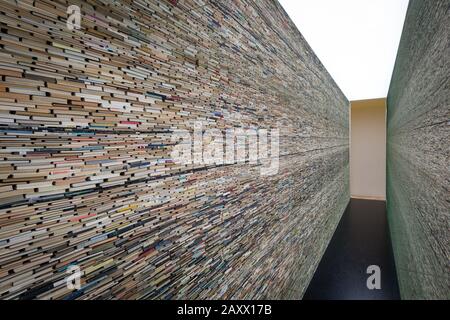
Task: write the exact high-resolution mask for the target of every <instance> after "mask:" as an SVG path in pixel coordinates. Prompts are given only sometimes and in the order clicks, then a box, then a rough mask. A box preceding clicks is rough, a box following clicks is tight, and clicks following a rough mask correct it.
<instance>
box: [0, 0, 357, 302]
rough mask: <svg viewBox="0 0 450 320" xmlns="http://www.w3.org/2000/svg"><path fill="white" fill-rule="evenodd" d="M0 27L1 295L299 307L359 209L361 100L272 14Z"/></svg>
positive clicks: (89, 7)
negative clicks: (353, 199)
mask: <svg viewBox="0 0 450 320" xmlns="http://www.w3.org/2000/svg"><path fill="white" fill-rule="evenodd" d="M70 5H74V6H75V7H70V8H69V10H68V7H69V6H70ZM77 8H79V12H80V16H78V15H77V12H78V11H77ZM0 14H1V16H0V27H1V36H0V76H1V82H0V146H1V150H0V158H1V163H0V191H1V192H0V298H1V299H93V298H101V299H180V298H223V299H225V298H235V299H237V298H249V299H259V298H300V297H301V296H302V294H303V292H304V290H305V288H306V286H307V284H308V282H309V280H310V278H311V277H312V274H313V272H314V270H315V268H316V266H317V264H318V261H319V260H320V257H321V255H322V253H323V251H324V249H325V247H326V245H327V244H328V241H329V239H330V238H331V234H332V233H333V231H334V229H335V226H336V224H337V222H338V220H339V218H340V215H341V213H342V212H343V210H344V208H345V206H346V204H347V202H348V200H349V189H348V105H349V103H348V101H347V99H346V98H345V97H344V95H343V94H342V93H341V91H340V90H339V88H338V87H337V86H336V84H335V83H334V81H333V80H332V78H331V77H330V75H329V74H328V73H327V71H326V70H325V68H324V67H323V66H322V64H321V63H320V61H319V60H318V59H317V57H316V56H315V55H314V53H313V51H312V50H311V48H310V47H309V46H308V44H307V43H306V41H305V40H304V39H303V37H302V36H301V34H300V33H299V32H298V30H297V29H296V28H295V26H294V25H293V23H292V22H291V21H290V20H289V18H288V16H287V15H286V13H285V12H284V11H283V9H282V8H281V6H280V5H279V4H278V3H277V2H276V1H270V0H264V1H262V0H258V1H256V0H254V1H250V0H233V1H226V0H224V1H218V0H217V1H202V0H186V1H181V0H178V1H177V0H171V1H151V0H136V1H128V0H116V1H111V0H104V1H101V0H98V1H94V0H88V1H77V0H71V1H70V2H69V1H62V0H57V1H54V0H36V1H31V0H23V1H15V0H0ZM77 17H80V21H79V22H80V23H79V25H78V23H77ZM212 129H214V130H212ZM238 129H241V130H246V131H245V132H257V133H258V136H257V139H256V141H257V143H258V144H257V146H258V148H257V150H258V153H257V155H261V154H262V155H263V156H262V157H257V159H255V155H254V154H253V153H252V152H251V150H253V149H251V148H250V144H251V141H254V140H251V139H247V140H245V141H244V140H239V139H238V138H237V137H233V136H231V137H232V140H230V141H232V142H235V141H238V140H239V141H241V142H242V141H244V142H242V143H243V146H244V149H242V148H241V149H239V143H238V142H236V143H235V144H233V143H226V142H227V141H228V140H227V135H226V133H227V132H229V131H230V130H234V132H237V130H238ZM183 130H184V131H183ZM275 130H278V132H279V134H278V139H279V148H278V150H276V152H275V148H274V147H273V144H272V141H275V138H276V135H275V133H274V134H272V133H273V132H276V131H275ZM180 132H188V133H189V134H190V135H191V137H192V139H191V140H189V139H187V138H183V139H181V138H180V135H179V134H178V133H180ZM207 132H215V133H216V134H217V135H216V136H214V137H213V136H212V135H211V134H206V133H207ZM266 132H267V135H265V133H266ZM261 133H263V134H261ZM198 137H200V140H198V139H196V138H198ZM264 139H266V140H267V141H268V143H267V145H268V150H263V149H264V148H262V147H261V146H263V144H262V142H263V141H264ZM199 141H200V146H202V148H201V149H200V150H201V151H200V153H199V152H193V154H192V153H190V151H189V150H191V149H192V150H194V151H195V150H196V149H195V144H196V143H197V147H199V145H198V143H199ZM216 143H217V144H216ZM183 145H184V147H187V148H188V149H183V150H188V151H189V153H186V155H187V156H188V157H187V160H186V161H181V162H180V161H175V159H174V150H176V148H178V147H180V146H183ZM210 145H220V147H221V148H220V149H223V151H224V153H223V156H221V154H220V153H219V154H216V157H215V158H214V161H205V159H206V156H205V153H206V152H207V151H205V150H206V149H207V147H208V146H210ZM191 147H192V148H191ZM205 148H206V149H205ZM230 148H231V149H230ZM238 149H239V150H245V151H244V153H243V155H244V158H245V159H244V160H243V161H234V160H233V157H231V160H230V159H228V160H227V161H225V160H223V159H222V160H223V161H221V157H222V158H225V154H232V155H235V154H237V153H236V152H238V151H237V150H238ZM180 150H182V149H180ZM215 150H217V149H215ZM230 150H231V151H230ZM225 151H227V152H230V153H227V152H225ZM264 151H265V152H264ZM191 155H192V157H190V156H191ZM236 159H238V157H236ZM276 159H278V160H279V162H278V163H277V162H276ZM273 163H276V164H277V166H276V170H275V171H273V172H272V173H270V174H263V173H264V168H266V167H267V166H268V164H273ZM74 268H76V270H79V271H80V273H81V276H80V278H79V280H80V286H76V287H73V286H69V285H68V282H67V280H68V277H71V273H70V272H72V270H75V269H74Z"/></svg>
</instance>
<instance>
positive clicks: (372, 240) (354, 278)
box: [303, 199, 400, 300]
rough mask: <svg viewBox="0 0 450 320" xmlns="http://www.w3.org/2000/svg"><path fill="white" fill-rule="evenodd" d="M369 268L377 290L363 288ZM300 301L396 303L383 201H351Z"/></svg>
mask: <svg viewBox="0 0 450 320" xmlns="http://www.w3.org/2000/svg"><path fill="white" fill-rule="evenodd" d="M370 265H378V266H379V267H380V269H381V289H379V290H377V289H374V290H369V289H368V288H367V285H366V281H367V278H368V277H369V276H370V274H367V273H366V271H367V267H368V266H370ZM303 299H305V300H312V299H322V300H329V299H338V300H344V299H358V300H359V299H370V300H372V299H374V300H379V299H400V296H399V291H398V284H397V275H396V272H395V265H394V257H393V253H392V247H391V241H390V238H389V228H388V222H387V217H386V203H385V202H384V201H375V200H359V199H351V201H350V203H349V205H348V206H347V209H346V210H345V212H344V215H343V216H342V219H341V221H340V222H339V225H338V227H337V229H336V232H335V233H334V235H333V238H332V239H331V242H330V244H329V245H328V248H327V250H326V251H325V254H324V256H323V257H322V260H321V261H320V264H319V266H318V268H317V270H316V273H315V274H314V277H313V279H312V280H311V283H310V284H309V287H308V289H307V291H306V293H305V295H304V297H303Z"/></svg>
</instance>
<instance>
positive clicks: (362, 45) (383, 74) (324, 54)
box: [278, 0, 408, 100]
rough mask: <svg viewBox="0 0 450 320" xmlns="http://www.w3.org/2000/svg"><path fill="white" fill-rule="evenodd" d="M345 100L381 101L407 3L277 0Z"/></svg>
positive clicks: (391, 0) (405, 0)
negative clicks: (345, 97)
mask: <svg viewBox="0 0 450 320" xmlns="http://www.w3.org/2000/svg"><path fill="white" fill-rule="evenodd" d="M278 1H279V2H280V3H281V5H282V6H283V8H284V10H285V11H286V12H287V13H288V15H289V16H290V18H291V20H292V21H293V22H294V23H295V25H296V26H297V28H298V29H299V30H300V32H301V34H302V35H303V36H304V37H305V39H306V41H308V43H309V45H310V46H311V47H312V48H313V50H314V52H315V53H316V55H317V56H318V57H319V59H320V61H321V62H322V63H323V65H324V66H325V68H327V70H328V72H329V73H330V74H331V76H332V77H333V78H334V80H335V81H336V83H337V84H338V86H339V87H340V88H341V90H342V91H343V92H344V94H345V95H346V96H347V98H348V99H349V100H360V99H371V98H382V97H386V95H387V92H388V89H389V83H390V80H391V75H392V70H393V68H394V63H395V58H396V56H397V49H398V44H399V41H400V36H401V33H402V29H403V22H404V20H405V15H406V9H407V7H408V0H278Z"/></svg>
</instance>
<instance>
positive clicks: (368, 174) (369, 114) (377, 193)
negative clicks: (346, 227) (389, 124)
mask: <svg viewBox="0 0 450 320" xmlns="http://www.w3.org/2000/svg"><path fill="white" fill-rule="evenodd" d="M350 117H351V120H350V127H351V133H350V193H351V196H352V197H354V198H366V199H382V200H385V199H386V99H370V100H359V101H352V102H351V113H350Z"/></svg>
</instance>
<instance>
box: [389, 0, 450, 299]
mask: <svg viewBox="0 0 450 320" xmlns="http://www.w3.org/2000/svg"><path fill="white" fill-rule="evenodd" d="M449 6H450V1H448V0H447V1H443V0H439V1H420V0H413V1H411V2H410V6H409V9H408V12H407V17H406V21H405V26H404V30H403V34H402V38H401V42H400V47H399V52H398V56H397V61H396V64H395V68H394V73H393V77H392V82H391V86H390V90H389V95H388V106H387V108H388V128H387V130H388V131H387V132H388V143H387V158H388V163H387V204H388V214H389V223H390V230H391V234H392V241H393V246H394V253H395V262H396V267H397V273H398V277H399V285H400V292H401V296H402V298H404V299H438V298H441V299H449V298H450V197H449V195H450V192H449V191H450V183H449V182H450V171H449V168H450V165H449V158H450V147H449V141H450V111H449V110H450V42H449V39H450V16H449Z"/></svg>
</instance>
